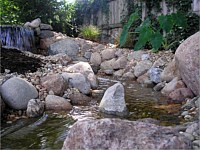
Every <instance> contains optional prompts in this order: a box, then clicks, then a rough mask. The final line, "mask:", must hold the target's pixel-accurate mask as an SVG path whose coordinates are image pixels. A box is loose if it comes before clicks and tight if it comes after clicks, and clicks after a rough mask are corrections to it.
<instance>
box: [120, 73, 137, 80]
mask: <svg viewBox="0 0 200 150" xmlns="http://www.w3.org/2000/svg"><path fill="white" fill-rule="evenodd" d="M122 78H123V79H125V80H134V79H135V76H134V74H133V73H132V72H126V73H124V74H123V76H122Z"/></svg>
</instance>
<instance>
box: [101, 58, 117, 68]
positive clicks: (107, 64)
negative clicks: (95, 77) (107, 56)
mask: <svg viewBox="0 0 200 150" xmlns="http://www.w3.org/2000/svg"><path fill="white" fill-rule="evenodd" d="M115 61H116V58H113V59H111V60H107V61H104V62H102V63H101V66H100V68H101V69H102V70H113V65H114V63H115Z"/></svg>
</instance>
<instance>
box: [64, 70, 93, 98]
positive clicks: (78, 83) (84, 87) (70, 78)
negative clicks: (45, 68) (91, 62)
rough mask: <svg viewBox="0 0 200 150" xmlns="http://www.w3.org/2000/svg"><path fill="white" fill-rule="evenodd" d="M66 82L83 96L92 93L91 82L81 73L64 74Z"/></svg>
mask: <svg viewBox="0 0 200 150" xmlns="http://www.w3.org/2000/svg"><path fill="white" fill-rule="evenodd" d="M62 76H63V78H64V79H65V81H67V82H68V85H69V87H70V88H76V89H78V90H79V91H80V92H81V93H83V94H89V93H90V89H91V86H90V82H89V81H88V80H87V78H86V77H85V76H84V75H83V74H81V73H62Z"/></svg>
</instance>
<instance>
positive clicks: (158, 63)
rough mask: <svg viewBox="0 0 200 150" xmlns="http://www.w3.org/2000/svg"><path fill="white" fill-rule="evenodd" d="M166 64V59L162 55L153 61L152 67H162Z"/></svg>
mask: <svg viewBox="0 0 200 150" xmlns="http://www.w3.org/2000/svg"><path fill="white" fill-rule="evenodd" d="M166 64H167V59H166V58H165V57H164V56H163V57H160V58H158V59H157V60H156V61H155V62H154V63H153V66H152V67H154V68H162V67H164V66H165V65H166Z"/></svg>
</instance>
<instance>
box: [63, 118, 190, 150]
mask: <svg viewBox="0 0 200 150" xmlns="http://www.w3.org/2000/svg"><path fill="white" fill-rule="evenodd" d="M191 148H192V147H191V141H190V140H188V139H187V138H186V137H184V136H183V135H181V134H179V133H178V132H177V131H175V130H173V129H172V128H171V127H163V126H158V125H155V124H150V123H145V122H139V121H128V120H121V119H109V118H106V119H99V120H95V119H85V120H81V121H78V122H76V123H75V124H74V125H73V126H72V128H71V129H70V131H69V134H68V136H67V138H66V139H65V142H64V144H63V147H62V150H75V149H87V150H94V149H96V150H100V149H102V150H103V149H108V150H125V149H127V150H128V149H133V150H134V149H138V150H161V149H166V150H172V149H173V150H175V149H177V150H178V149H182V150H189V149H191Z"/></svg>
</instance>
